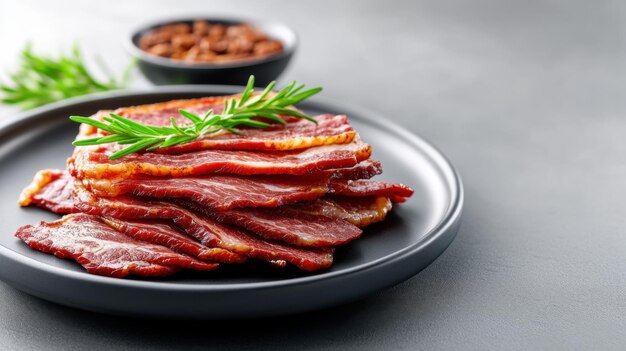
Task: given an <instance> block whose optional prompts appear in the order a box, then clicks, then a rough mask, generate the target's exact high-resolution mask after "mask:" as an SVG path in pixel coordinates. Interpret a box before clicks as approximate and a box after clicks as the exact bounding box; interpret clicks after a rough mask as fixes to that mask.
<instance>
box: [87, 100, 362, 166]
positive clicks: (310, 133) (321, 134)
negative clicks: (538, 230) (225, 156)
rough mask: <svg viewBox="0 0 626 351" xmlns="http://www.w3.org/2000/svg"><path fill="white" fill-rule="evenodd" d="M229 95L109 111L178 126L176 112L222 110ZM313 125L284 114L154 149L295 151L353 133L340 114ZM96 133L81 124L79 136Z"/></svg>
mask: <svg viewBox="0 0 626 351" xmlns="http://www.w3.org/2000/svg"><path fill="white" fill-rule="evenodd" d="M231 97H232V96H218V97H208V98H202V99H191V100H176V101H170V102H166V103H158V104H152V105H142V106H135V107H126V108H121V109H117V110H115V111H112V112H113V113H116V114H118V115H120V116H123V117H126V118H129V119H131V120H134V121H137V122H140V123H142V124H147V125H152V126H164V125H170V123H171V122H170V120H171V118H172V117H173V118H174V119H175V120H176V123H177V124H178V125H180V126H187V125H190V124H191V122H190V121H189V120H188V119H186V118H185V117H183V116H181V115H180V114H179V113H178V110H179V109H185V110H187V111H189V112H192V113H196V114H198V115H200V116H201V115H204V113H205V112H206V111H208V110H209V109H212V110H213V112H214V113H221V112H222V111H223V103H224V101H225V100H226V99H228V98H231ZM110 112H111V111H101V112H99V113H98V114H96V115H95V116H93V117H92V118H97V119H102V117H103V116H105V115H107V114H108V113H110ZM314 118H315V119H316V120H317V124H316V123H313V122H310V121H307V120H303V119H294V118H290V117H286V118H285V120H286V121H287V122H289V123H287V124H286V125H281V124H274V125H272V126H271V127H269V128H263V129H258V128H241V129H240V130H241V132H242V134H241V135H237V134H234V133H230V132H226V131H225V132H220V133H216V134H212V135H209V136H204V137H201V138H198V139H196V140H194V141H192V142H190V143H187V144H183V145H176V146H172V147H168V148H163V149H159V150H157V152H158V153H165V154H180V153H185V152H189V151H195V150H203V149H222V150H295V149H305V148H309V147H313V146H320V145H330V144H345V143H349V142H351V141H352V140H353V139H354V138H355V136H356V132H355V131H354V129H352V127H351V126H350V124H349V123H348V119H347V117H346V116H343V115H329V114H327V115H320V116H315V117H314ZM96 133H99V131H98V130H97V128H94V127H84V128H82V129H81V134H80V137H93V136H95V135H96Z"/></svg>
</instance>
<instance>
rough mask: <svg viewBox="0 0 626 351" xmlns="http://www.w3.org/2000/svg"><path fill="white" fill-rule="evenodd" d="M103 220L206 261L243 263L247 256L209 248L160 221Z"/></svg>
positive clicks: (123, 230)
mask: <svg viewBox="0 0 626 351" xmlns="http://www.w3.org/2000/svg"><path fill="white" fill-rule="evenodd" d="M102 220H103V221H104V222H105V223H106V224H108V225H109V226H110V227H112V228H115V229H116V230H117V231H119V232H121V233H124V234H126V235H128V236H129V237H131V238H135V239H138V240H141V241H145V242H148V243H152V244H157V245H162V246H165V247H168V248H170V249H171V250H173V251H175V252H178V253H182V254H187V255H190V256H193V257H196V258H198V259H200V260H204V261H218V262H222V263H243V262H245V261H246V257H245V256H241V255H238V254H234V253H233V252H230V251H228V250H225V249H221V248H217V247H207V246H204V245H202V244H200V243H199V242H197V241H195V240H193V239H192V238H191V237H190V236H188V235H187V234H186V233H185V232H183V231H182V230H181V229H179V228H178V227H176V226H174V225H173V224H171V223H168V222H166V221H159V220H149V221H148V220H124V221H121V220H118V219H114V218H107V217H104V218H102Z"/></svg>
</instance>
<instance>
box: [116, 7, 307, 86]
mask: <svg viewBox="0 0 626 351" xmlns="http://www.w3.org/2000/svg"><path fill="white" fill-rule="evenodd" d="M196 19H202V20H207V21H210V22H211V23H221V24H239V23H243V22H245V23H249V24H251V25H252V26H254V27H255V28H258V29H259V30H260V31H262V32H264V33H265V34H267V35H268V36H270V37H272V38H274V39H276V40H278V41H280V42H281V43H282V44H283V51H282V52H281V53H278V54H276V55H272V56H269V57H266V58H262V59H253V60H245V61H238V62H233V63H220V64H209V63H188V62H184V61H180V60H171V59H168V58H164V57H159V56H155V55H152V54H149V53H147V52H145V51H143V50H142V49H140V48H139V45H138V43H139V39H140V38H141V37H142V36H143V35H144V34H145V33H147V32H149V31H150V30H152V29H154V28H156V27H160V26H162V25H165V24H172V23H188V24H191V23H193V21H194V20H196ZM126 46H127V48H128V51H129V52H130V53H131V55H133V56H134V57H136V58H137V60H138V64H139V69H140V70H141V72H142V73H143V74H144V75H145V76H146V78H148V80H150V81H151V82H152V83H154V84H158V85H165V84H229V85H245V84H246V83H247V81H248V78H249V77H250V75H251V74H253V75H254V76H255V78H256V85H257V86H265V85H267V84H269V82H271V81H272V80H275V79H276V78H278V76H280V74H281V73H282V72H283V71H284V70H285V68H286V67H287V64H288V63H289V60H291V57H292V56H293V53H294V52H295V50H296V47H297V37H296V33H295V32H294V31H293V30H292V29H291V28H289V27H287V26H286V25H284V24H281V23H275V22H266V21H258V20H247V19H234V18H221V17H219V18H207V17H201V16H199V17H197V18H180V19H171V20H167V21H161V22H158V23H152V24H150V25H145V26H142V27H141V28H140V29H138V30H136V31H134V32H133V33H132V35H131V36H130V38H129V40H128V42H127V45H126Z"/></svg>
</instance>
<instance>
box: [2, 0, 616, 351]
mask: <svg viewBox="0 0 626 351" xmlns="http://www.w3.org/2000/svg"><path fill="white" fill-rule="evenodd" d="M203 13H205V14H212V13H222V14H242V15H246V16H249V17H260V18H272V19H275V20H279V21H283V22H286V23H288V24H289V25H291V26H293V27H294V28H295V29H296V30H297V31H298V33H299V35H300V39H301V47H300V50H299V52H298V54H297V57H295V59H294V61H293V63H292V65H291V66H290V67H289V69H288V71H287V72H286V73H285V74H284V75H283V76H282V78H281V81H283V82H285V81H287V80H291V79H298V80H299V81H302V82H306V83H307V84H310V85H323V86H324V87H325V92H324V94H325V95H326V96H327V97H333V98H335V99H340V100H345V101H349V102H351V103H355V104H360V105H362V106H366V107H368V108H371V109H372V110H375V111H378V112H381V113H383V114H385V115H386V116H387V117H388V118H389V119H390V120H393V121H395V122H397V123H399V124H401V125H403V126H405V127H406V128H408V129H409V130H411V131H413V132H415V133H418V134H420V135H422V136H424V137H426V138H427V139H429V140H431V141H432V142H433V143H434V144H436V145H437V146H438V147H440V148H441V149H442V150H443V151H444V153H446V154H447V155H448V156H449V157H450V159H451V160H452V162H453V163H454V164H455V165H456V166H457V167H458V169H459V170H460V172H461V175H462V177H463V180H464V183H465V189H466V203H465V208H466V211H465V214H464V223H463V225H462V228H461V230H460V232H459V234H458V237H457V239H456V240H455V241H454V242H453V243H452V245H451V246H450V248H449V249H448V250H447V251H446V252H445V253H444V254H443V255H442V256H441V257H440V258H439V259H438V260H437V261H435V262H434V263H433V264H432V265H431V266H429V267H428V268H427V269H425V270H424V271H422V272H421V273H420V274H419V275H417V276H415V277H414V278H412V279H409V280H408V281H406V282H404V283H402V284H400V285H398V286H396V287H394V288H392V289H389V290H387V291H384V292H381V293H379V294H377V295H375V296H372V297H370V298H368V299H366V300H363V301H358V302H355V303H352V304H349V305H346V306H342V307H338V308H333V309H330V310H325V311H319V312H315V313H309V314H304V315H297V316H291V317H283V318H276V319H270V320H255V321H239V322H226V323H224V322H211V323H200V322H193V323H186V322H164V321H145V320H134V319H123V318H117V317H109V316H102V315H96V314H92V313H87V312H82V311H76V310H72V309H68V308H64V307H60V306H57V305H54V304H52V303H48V302H45V301H42V300H39V299H37V298H33V297H30V296H28V295H26V294H24V293H22V292H20V291H17V290H15V289H13V288H12V287H10V286H8V285H6V284H4V283H0V348H1V349H41V350H48V349H62V350H73V349H77V350H79V349H80V350H83V349H92V350H96V349H112V348H119V349H178V348H182V347H188V348H207V347H219V348H232V349H269V350H273V349H283V348H286V349H305V350H307V349H339V350H348V349H359V350H360V349H372V350H379V349H410V350H414V349H425V350H433V349H480V350H482V349H502V348H506V349H592V348H594V349H623V348H624V347H626V230H625V228H626V211H625V210H626V206H625V205H624V204H623V201H624V198H625V195H626V163H625V162H624V161H625V155H626V142H625V138H624V136H625V135H626V116H624V114H625V112H626V95H625V94H626V34H625V33H626V6H625V5H624V3H623V2H619V1H614V2H608V1H595V2H591V1H544V2H538V1H497V0H494V1H484V0H480V1H471V2H469V1H461V0H459V1H431V2H425V1H419V2H417V1H415V2H410V1H406V2H391V1H378V2H374V1H372V2H364V1H350V2H331V1H307V2H295V1H245V2H244V1H233V0H228V1H210V2H200V1H198V2H192V1H185V0H176V1H171V0H170V1H121V0H117V1H101V2H82V1H40V2H35V1H6V0H3V1H2V2H0V43H2V51H3V54H2V59H1V60H0V70H3V71H6V70H8V69H9V68H10V67H12V65H14V57H15V56H16V55H17V52H18V51H19V49H20V48H21V47H22V45H23V43H24V42H25V41H26V40H31V41H32V43H33V44H34V45H35V47H36V48H37V49H40V50H41V51H44V52H56V51H58V50H59V49H61V48H69V47H70V46H71V43H72V42H73V41H77V42H78V43H80V45H81V46H82V47H84V48H85V50H86V54H87V56H89V57H92V56H94V55H96V54H98V55H100V56H103V57H104V59H105V61H107V62H109V63H110V65H111V66H112V68H113V69H114V70H121V68H122V67H123V66H124V65H125V62H126V61H127V59H128V57H127V56H126V54H125V53H124V51H123V49H122V46H121V41H122V39H123V38H124V35H125V34H126V32H127V31H128V30H130V29H131V28H132V27H133V26H134V25H135V24H136V23H138V22H140V21H144V20H149V19H152V18H155V17H163V16H170V15H177V14H203ZM133 86H134V87H138V88H141V87H144V88H145V87H148V86H149V84H148V83H147V82H146V81H145V80H143V79H142V78H141V77H139V76H138V77H137V79H136V80H135V83H133ZM14 112H15V110H14V109H11V108H6V107H2V108H0V117H1V116H6V115H9V114H12V113H14Z"/></svg>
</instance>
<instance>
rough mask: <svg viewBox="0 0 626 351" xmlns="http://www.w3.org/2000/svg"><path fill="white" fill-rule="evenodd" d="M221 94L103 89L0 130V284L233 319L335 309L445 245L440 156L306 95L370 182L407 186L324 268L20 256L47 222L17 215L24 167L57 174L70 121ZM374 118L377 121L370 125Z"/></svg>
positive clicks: (456, 195) (457, 213) (353, 110)
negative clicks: (116, 270)
mask: <svg viewBox="0 0 626 351" xmlns="http://www.w3.org/2000/svg"><path fill="white" fill-rule="evenodd" d="M240 89H241V88H236V87H235V88H233V87H223V86H178V87H161V88H157V89H154V90H152V91H150V92H142V93H138V92H114V93H106V94H102V95H94V96H91V97H87V98H79V99H73V100H70V101H65V102H62V103H58V104H54V105H50V106H46V107H43V108H40V109H37V110H33V111H31V112H28V113H26V114H23V115H21V116H16V117H15V118H12V119H10V120H5V121H4V123H3V124H1V125H0V179H2V182H0V199H1V200H0V213H2V222H3V223H2V229H1V230H0V278H1V279H3V280H5V281H6V282H8V283H9V284H12V285H13V286H15V287H16V288H18V289H21V290H23V291H25V292H27V293H29V294H32V295H35V296H38V297H41V298H43V299H46V300H50V301H54V302H57V303H60V304H63V305H67V306H73V307H77V308H82V309H86V310H91V311H97V312H104V313H113V314H122V315H134V316H160V317H181V318H240V317H255V316H269V315H278V314H287V313H295V312H303V311H307V310H313V309H318V308H323V307H328V306H332V305H337V304H341V303H345V302H348V301H351V300H354V299H358V298H361V297H363V296H365V295H368V294H371V293H373V292H375V291H378V290H381V289H384V288H387V287H390V286H393V285H395V284H397V283H399V282H402V281H403V280H405V279H408V278H409V277H411V276H413V275H415V274H416V273H418V272H419V271H420V270H422V269H423V268H424V267H426V266H427V265H428V264H430V263H431V262H432V261H433V260H435V259H436V258H437V256H439V255H440V254H441V253H442V252H443V251H444V250H445V249H446V248H447V247H448V245H449V244H450V242H451V241H452V240H453V239H454V236H455V234H456V231H457V229H458V225H459V221H460V218H461V209H462V204H463V190H462V186H461V181H460V178H459V176H458V174H457V173H456V172H455V170H454V169H453V167H452V166H451V165H450V163H449V162H448V161H447V160H446V159H445V157H444V156H443V155H442V154H441V153H440V152H439V151H437V150H436V149H435V148H434V147H433V146H431V145H430V144H429V143H427V142H426V141H424V140H423V139H421V138H419V137H417V136H415V135H413V134H411V133H409V132H407V131H405V130H404V129H402V128H400V127H397V126H395V125H393V124H392V123H389V122H388V121H385V118H384V116H377V115H375V114H373V113H371V112H369V111H366V110H364V109H361V108H357V107H353V106H347V105H344V104H338V103H333V102H329V101H327V100H323V99H319V98H315V99H311V100H310V101H308V102H306V103H304V104H301V105H300V107H301V108H303V109H305V110H307V111H308V112H310V113H322V112H331V113H345V114H347V115H348V116H349V117H350V121H351V123H352V125H353V126H354V127H355V129H356V130H357V131H359V133H360V134H361V136H362V137H363V139H364V140H365V141H367V142H369V143H371V144H372V146H373V148H374V156H373V158H375V159H378V160H380V161H382V163H383V168H384V174H383V175H381V176H379V177H378V178H379V179H383V180H389V181H394V182H402V183H404V184H407V185H410V186H411V187H413V188H414V189H415V195H414V196H413V197H412V198H411V199H410V200H409V201H407V202H406V203H404V204H401V205H396V206H395V207H394V209H393V211H392V213H391V214H390V215H389V216H388V217H387V219H386V221H385V222H383V223H380V224H377V225H373V226H371V227H368V228H367V229H366V231H365V234H364V236H363V237H362V238H361V239H359V240H357V241H355V242H354V243H351V244H349V245H347V246H345V247H342V248H340V249H338V251H337V254H336V258H335V264H334V266H333V267H332V268H331V269H329V270H326V271H322V272H318V273H313V274H305V273H302V272H298V271H296V270H295V269H287V270H278V269H273V268H268V267H267V266H266V265H265V264H252V265H246V266H244V267H234V268H224V269H220V270H218V271H216V272H209V273H208V274H207V273H204V274H199V273H185V274H179V275H176V276H174V277H171V278H168V279H164V280H163V279H161V280H145V279H115V278H108V277H101V276H96V275H91V274H88V273H86V272H85V271H84V270H83V269H82V267H80V266H79V265H78V264H76V263H74V262H72V261H68V260H61V259H58V258H56V257H54V256H51V255H47V254H43V253H40V252H37V251H35V250H32V249H30V248H29V247H28V246H26V245H25V244H23V243H22V242H21V241H19V240H18V239H16V238H15V237H14V236H13V233H14V232H15V230H16V229H17V228H18V227H20V226H22V225H24V224H29V223H30V224H34V223H37V222H39V221H40V220H54V219H55V218H57V217H56V216H55V215H53V214H51V213H48V212H45V211H43V210H40V209H37V208H20V207H19V206H18V205H17V203H16V201H17V198H18V194H19V193H20V191H21V189H22V188H23V187H24V186H25V185H27V184H28V183H29V182H30V180H31V178H32V177H33V175H34V174H35V172H36V171H38V170H40V169H43V168H64V167H65V160H66V158H67V157H68V156H69V155H70V154H71V152H72V145H71V141H72V140H73V138H74V136H75V134H76V132H77V128H76V127H77V126H76V124H74V123H71V122H69V121H68V119H67V117H68V116H70V115H76V114H78V115H90V114H92V113H94V112H95V111H97V110H100V109H113V108H116V107H119V106H130V105H138V104H146V103H153V102H158V101H166V100H172V99H177V98H192V97H199V96H206V95H220V94H229V93H233V92H236V91H241V90H240ZM380 121H384V123H381V122H380Z"/></svg>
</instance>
